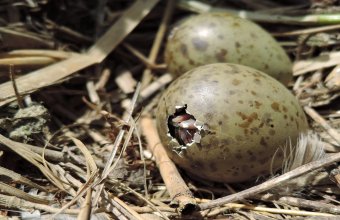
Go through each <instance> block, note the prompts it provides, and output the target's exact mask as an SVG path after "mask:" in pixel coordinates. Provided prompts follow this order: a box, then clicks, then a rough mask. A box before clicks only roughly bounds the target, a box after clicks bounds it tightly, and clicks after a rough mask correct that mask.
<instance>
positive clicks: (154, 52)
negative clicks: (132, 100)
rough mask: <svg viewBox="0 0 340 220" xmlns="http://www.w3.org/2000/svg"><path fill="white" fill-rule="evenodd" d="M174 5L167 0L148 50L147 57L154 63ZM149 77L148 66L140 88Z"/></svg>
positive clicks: (145, 83)
mask: <svg viewBox="0 0 340 220" xmlns="http://www.w3.org/2000/svg"><path fill="white" fill-rule="evenodd" d="M175 5H176V1H173V0H168V2H167V5H166V9H165V12H164V16H163V18H162V21H161V24H160V25H159V28H158V31H157V34H156V37H155V40H154V42H153V45H152V48H151V50H150V54H149V58H148V59H149V61H150V62H151V63H154V62H155V61H156V58H157V55H158V52H159V49H160V47H161V43H162V41H163V38H164V35H165V31H166V29H167V27H168V24H169V22H170V19H171V17H172V12H173V10H174V8H175ZM151 78H152V76H151V70H150V69H149V68H147V69H145V70H144V72H143V78H142V88H145V86H147V85H148V84H149V82H150V81H151Z"/></svg>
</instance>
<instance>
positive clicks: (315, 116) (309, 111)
mask: <svg viewBox="0 0 340 220" xmlns="http://www.w3.org/2000/svg"><path fill="white" fill-rule="evenodd" d="M304 110H305V112H306V113H307V114H308V115H309V116H310V117H311V118H312V119H313V120H314V121H316V122H317V123H319V124H320V125H321V126H322V127H323V128H324V129H325V130H326V132H327V133H328V134H329V135H330V136H331V137H332V138H333V139H334V140H335V141H336V143H338V144H339V145H340V134H339V132H338V131H337V130H335V129H334V128H332V127H331V126H330V125H329V124H328V123H327V121H326V120H325V119H323V118H322V117H321V116H320V115H319V113H317V112H316V111H315V110H314V109H313V108H311V107H308V106H305V107H304Z"/></svg>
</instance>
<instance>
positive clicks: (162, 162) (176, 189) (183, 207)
mask: <svg viewBox="0 0 340 220" xmlns="http://www.w3.org/2000/svg"><path fill="white" fill-rule="evenodd" d="M141 126H142V130H143V134H144V136H145V138H146V140H147V142H148V148H149V150H150V151H151V152H152V153H153V155H154V156H155V159H156V163H157V165H158V168H159V171H160V173H161V175H162V178H163V181H164V183H165V185H166V187H167V190H168V191H169V194H170V197H171V199H172V204H173V205H174V206H177V207H178V210H179V212H180V213H182V214H184V213H190V212H192V211H194V210H195V209H196V207H197V203H196V201H195V199H194V197H193V195H192V193H191V191H190V190H189V188H188V187H187V185H186V184H185V182H184V180H183V179H182V177H181V176H180V174H179V172H178V170H177V168H176V166H175V164H174V163H173V162H172V161H171V160H170V158H169V157H168V155H167V153H166V151H165V149H164V146H163V145H162V144H161V142H160V139H159V137H158V135H157V129H156V127H155V125H154V121H153V120H152V119H151V118H150V117H149V116H144V117H142V118H141Z"/></svg>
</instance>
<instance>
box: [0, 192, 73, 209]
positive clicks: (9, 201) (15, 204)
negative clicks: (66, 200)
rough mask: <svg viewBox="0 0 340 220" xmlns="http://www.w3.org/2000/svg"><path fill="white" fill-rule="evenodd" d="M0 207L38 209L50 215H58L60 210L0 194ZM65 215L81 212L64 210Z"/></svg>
mask: <svg viewBox="0 0 340 220" xmlns="http://www.w3.org/2000/svg"><path fill="white" fill-rule="evenodd" d="M0 206H1V207H5V208H9V209H28V210H32V209H38V210H43V211H45V212H49V213H57V212H59V210H60V209H59V208H54V207H53V206H51V205H44V204H38V203H34V202H28V201H26V200H23V199H19V198H17V197H15V196H6V195H2V194H0ZM64 213H67V214H78V213H79V210H78V209H66V210H64Z"/></svg>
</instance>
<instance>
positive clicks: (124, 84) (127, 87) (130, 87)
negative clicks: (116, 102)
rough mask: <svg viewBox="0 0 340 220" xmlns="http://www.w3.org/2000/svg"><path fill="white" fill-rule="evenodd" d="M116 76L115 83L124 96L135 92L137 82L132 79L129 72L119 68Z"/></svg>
mask: <svg viewBox="0 0 340 220" xmlns="http://www.w3.org/2000/svg"><path fill="white" fill-rule="evenodd" d="M116 75H117V76H116V78H115V82H116V84H117V85H118V87H119V88H120V89H121V90H122V91H123V92H124V93H125V94H130V93H133V92H134V91H135V87H136V85H137V82H136V80H135V79H134V78H133V77H132V73H131V71H130V70H128V69H123V68H121V69H120V71H118V73H116Z"/></svg>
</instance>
